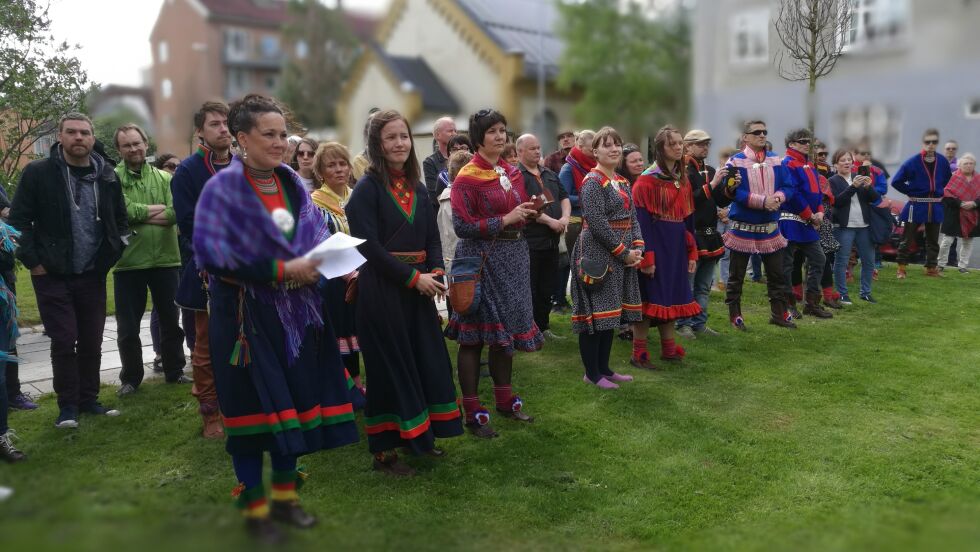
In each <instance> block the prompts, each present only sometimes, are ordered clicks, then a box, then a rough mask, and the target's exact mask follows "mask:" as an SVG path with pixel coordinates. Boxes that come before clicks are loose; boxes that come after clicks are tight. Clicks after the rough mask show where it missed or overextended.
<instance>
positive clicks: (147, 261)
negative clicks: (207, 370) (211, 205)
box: [115, 124, 191, 396]
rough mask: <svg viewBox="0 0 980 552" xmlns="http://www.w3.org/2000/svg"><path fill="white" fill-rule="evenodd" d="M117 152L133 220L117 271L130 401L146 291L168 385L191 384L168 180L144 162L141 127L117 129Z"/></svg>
mask: <svg viewBox="0 0 980 552" xmlns="http://www.w3.org/2000/svg"><path fill="white" fill-rule="evenodd" d="M115 141H116V149H118V150H119V153H120V154H122V158H123V162H122V163H120V164H119V166H117V167H116V175H117V176H118V177H119V182H120V184H122V193H123V197H124V199H125V200H126V213H127V215H128V217H129V229H130V232H131V233H130V236H129V245H128V246H127V247H126V249H125V250H124V251H123V255H122V258H121V259H120V260H119V262H118V263H117V264H116V268H115V297H116V324H117V330H116V331H117V333H118V341H119V358H120V359H121V360H122V371H121V372H120V373H119V380H120V382H122V386H121V387H120V388H119V395H120V396H122V395H128V394H130V393H132V392H134V391H136V389H137V388H138V387H139V385H140V383H142V381H143V344H142V343H141V342H140V335H139V333H140V321H141V320H142V319H143V314H144V313H145V312H146V290H147V289H149V290H150V296H151V297H152V298H153V306H154V308H155V309H156V311H157V314H158V316H159V317H160V356H161V357H163V372H164V375H165V376H166V380H167V383H190V381H191V379H190V378H188V377H187V376H185V375H184V363H185V361H184V346H183V339H184V332H183V331H181V329H180V325H179V323H178V318H177V316H178V315H177V305H176V304H174V295H175V294H176V293H177V278H178V276H179V268H180V252H179V250H178V249H177V228H176V226H174V224H175V223H176V221H177V217H176V215H175V214H174V208H173V201H172V199H171V196H170V174H169V173H167V172H164V171H161V170H159V169H156V168H154V167H153V166H151V165H150V164H149V163H147V162H146V149H147V142H148V140H147V138H146V133H145V132H143V129H141V128H140V127H138V126H136V125H133V124H129V125H123V126H121V127H119V128H118V129H116V135H115Z"/></svg>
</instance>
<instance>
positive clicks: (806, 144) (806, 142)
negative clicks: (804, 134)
mask: <svg viewBox="0 0 980 552" xmlns="http://www.w3.org/2000/svg"><path fill="white" fill-rule="evenodd" d="M796 143H797V144H800V145H801V146H809V145H810V140H809V139H807V138H803V139H800V140H797V141H796Z"/></svg>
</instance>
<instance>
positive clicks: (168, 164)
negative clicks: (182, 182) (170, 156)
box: [163, 163, 180, 171]
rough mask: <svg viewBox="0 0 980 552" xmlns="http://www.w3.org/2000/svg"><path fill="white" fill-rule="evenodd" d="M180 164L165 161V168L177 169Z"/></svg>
mask: <svg viewBox="0 0 980 552" xmlns="http://www.w3.org/2000/svg"><path fill="white" fill-rule="evenodd" d="M179 166H180V165H179V164H177V163H164V164H163V168H165V169H170V170H172V171H175V170H177V167H179Z"/></svg>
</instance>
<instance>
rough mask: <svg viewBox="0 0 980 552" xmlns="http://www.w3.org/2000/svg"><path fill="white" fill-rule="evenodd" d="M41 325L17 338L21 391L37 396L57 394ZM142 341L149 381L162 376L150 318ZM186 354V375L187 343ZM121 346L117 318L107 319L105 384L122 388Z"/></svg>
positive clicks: (142, 327)
mask: <svg viewBox="0 0 980 552" xmlns="http://www.w3.org/2000/svg"><path fill="white" fill-rule="evenodd" d="M43 330H44V328H43V327H42V326H40V325H38V326H34V327H30V328H21V329H20V337H19V338H18V339H17V356H18V357H19V358H20V384H21V389H22V390H23V391H24V392H26V393H29V394H31V395H34V396H38V395H42V394H45V393H52V392H54V387H53V385H52V374H51V340H50V339H48V337H47V336H46V335H44V333H43ZM140 339H141V340H142V342H143V362H144V365H145V366H146V379H152V378H157V377H160V378H162V377H163V374H157V373H154V372H153V357H154V356H155V355H154V354H153V347H152V345H151V342H150V315H149V314H147V315H146V316H145V317H144V318H143V321H142V322H141V323H140ZM184 355H185V356H186V357H187V358H188V362H187V367H186V368H184V372H185V373H186V374H188V375H190V360H189V359H190V352H189V351H188V350H187V344H186V343H185V344H184ZM121 368H122V362H121V361H120V360H119V344H118V343H117V342H116V319H115V318H114V317H111V316H110V317H107V318H106V321H105V332H104V333H103V334H102V370H101V371H102V383H107V384H111V385H119V370H120V369H121Z"/></svg>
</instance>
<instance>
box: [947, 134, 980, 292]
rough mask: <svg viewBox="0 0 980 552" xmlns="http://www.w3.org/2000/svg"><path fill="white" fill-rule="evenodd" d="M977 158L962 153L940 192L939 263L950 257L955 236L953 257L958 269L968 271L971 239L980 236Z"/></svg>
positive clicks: (979, 194)
mask: <svg viewBox="0 0 980 552" xmlns="http://www.w3.org/2000/svg"><path fill="white" fill-rule="evenodd" d="M976 167H977V159H976V157H974V156H973V154H972V153H964V154H963V156H962V157H960V159H959V162H958V163H957V170H956V172H954V173H953V177H952V178H950V179H949V183H948V184H946V189H945V190H944V191H943V208H944V209H945V211H946V212H945V213H944V214H943V227H942V231H943V236H942V240H941V241H940V242H939V266H940V267H942V266H945V265H946V261H947V259H949V247H950V245H952V242H953V238H958V240H957V245H956V258H957V260H958V264H959V267H960V272H962V273H963V274H966V273H968V272H970V269H969V268H967V267H968V266H970V253H972V252H973V238H975V237H977V236H980V226H978V225H977V220H978V217H977V201H980V176H978V175H977V172H976Z"/></svg>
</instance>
